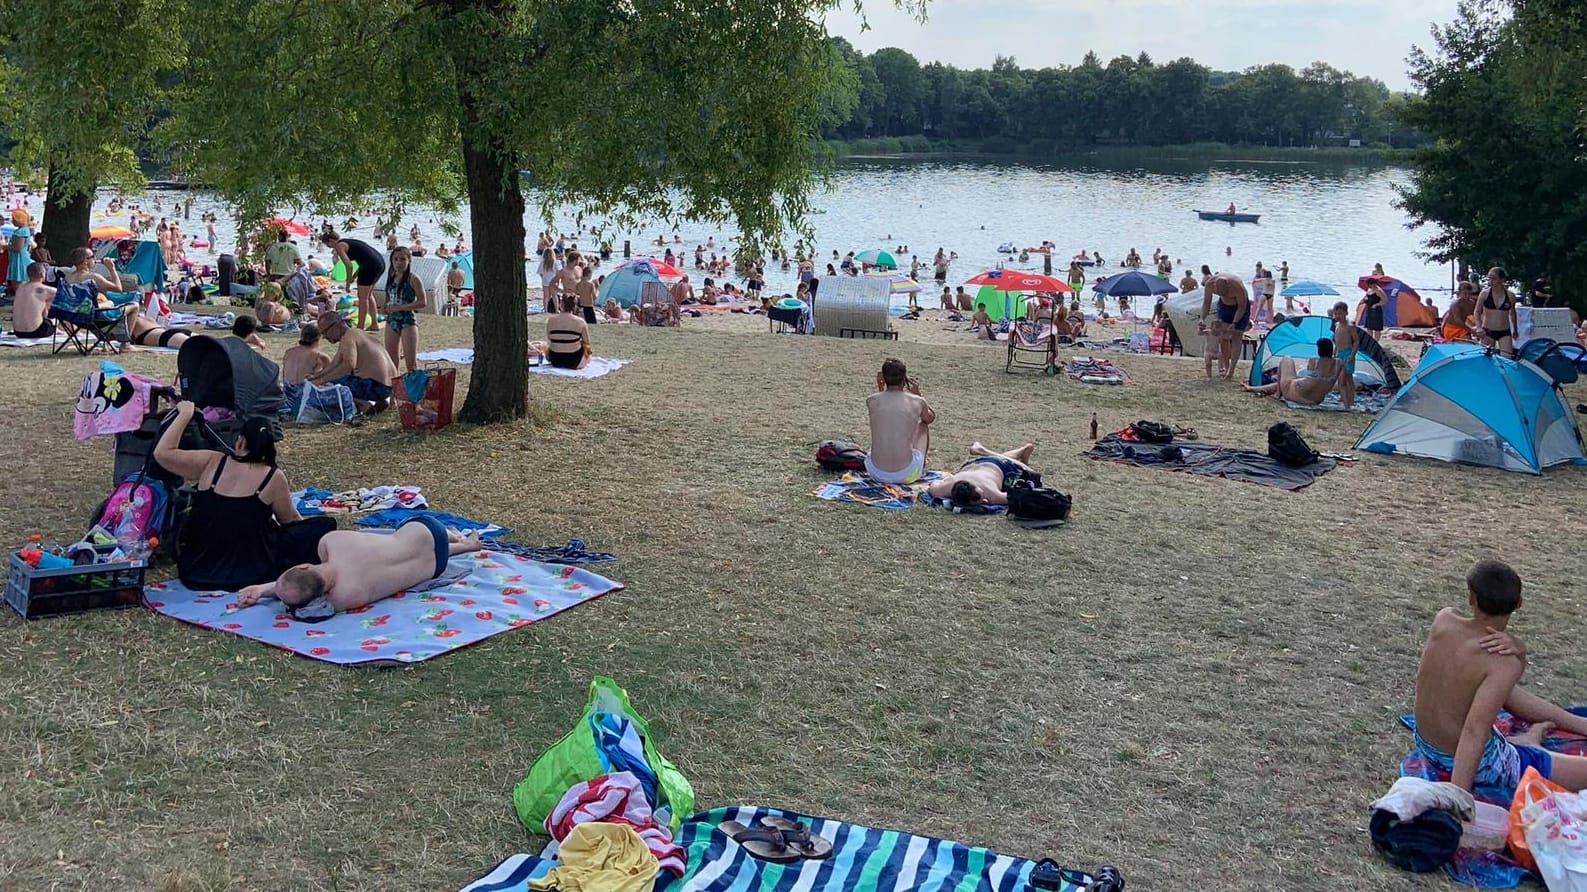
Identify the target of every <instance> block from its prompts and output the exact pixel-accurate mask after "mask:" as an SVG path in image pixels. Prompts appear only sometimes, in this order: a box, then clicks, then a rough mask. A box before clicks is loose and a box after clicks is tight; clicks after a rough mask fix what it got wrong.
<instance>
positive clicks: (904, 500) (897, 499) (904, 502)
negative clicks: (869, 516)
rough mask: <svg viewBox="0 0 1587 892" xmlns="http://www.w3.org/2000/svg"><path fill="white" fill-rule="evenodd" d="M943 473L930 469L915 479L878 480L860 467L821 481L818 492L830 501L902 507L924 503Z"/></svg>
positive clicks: (877, 506) (892, 507)
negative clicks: (834, 478)
mask: <svg viewBox="0 0 1587 892" xmlns="http://www.w3.org/2000/svg"><path fill="white" fill-rule="evenodd" d="M941 476H942V475H941V474H938V473H937V472H936V471H927V472H926V473H925V476H923V477H921V478H920V480H919V481H917V482H915V483H877V482H876V481H875V480H872V479H871V478H869V477H866V476H865V475H863V474H861V473H859V472H857V471H849V472H847V473H845V474H844V475H843V476H842V477H839V478H838V479H836V480H833V481H830V482H828V483H823V484H821V486H820V487H818V488H817V489H816V491H815V495H816V498H818V499H826V500H827V501H829V502H853V503H854V504H856V505H867V506H869V507H872V508H886V509H888V510H889V511H900V510H903V509H904V508H912V507H914V506H915V505H916V504H917V503H921V502H922V501H923V499H924V497H925V495H926V486H927V484H929V483H931V481H933V480H936V479H937V478H938V477H941Z"/></svg>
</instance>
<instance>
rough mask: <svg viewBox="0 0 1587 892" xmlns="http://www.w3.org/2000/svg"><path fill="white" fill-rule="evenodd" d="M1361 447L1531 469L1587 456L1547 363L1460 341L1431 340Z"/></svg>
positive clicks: (1532, 471)
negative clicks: (1541, 365)
mask: <svg viewBox="0 0 1587 892" xmlns="http://www.w3.org/2000/svg"><path fill="white" fill-rule="evenodd" d="M1356 448H1357V449H1365V450H1366V451H1368V452H1377V453H1382V454H1385V455H1390V454H1400V455H1419V456H1422V457H1424V458H1436V459H1440V460H1442V461H1449V462H1459V463H1461V464H1470V465H1482V466H1485V467H1491V468H1501V469H1503V470H1506V471H1524V472H1526V473H1529V474H1541V473H1542V472H1543V469H1544V468H1547V467H1551V466H1553V465H1561V464H1587V456H1584V455H1583V453H1582V443H1581V437H1580V435H1579V434H1578V433H1577V430H1576V423H1575V420H1574V419H1573V418H1572V416H1571V414H1570V410H1569V409H1568V408H1567V407H1566V405H1565V401H1564V399H1563V398H1562V397H1561V396H1560V391H1559V389H1558V388H1557V387H1556V386H1555V385H1554V383H1553V381H1552V380H1551V379H1550V378H1549V377H1548V375H1546V374H1545V373H1544V372H1543V370H1542V369H1539V368H1538V367H1537V366H1535V365H1533V364H1532V363H1530V362H1526V361H1525V360H1514V359H1505V358H1504V357H1503V356H1500V355H1498V354H1497V353H1490V352H1488V351H1487V350H1484V349H1482V348H1481V347H1477V346H1476V345H1473V344H1459V343H1449V344H1435V345H1433V346H1432V347H1430V348H1428V351H1427V354H1426V355H1425V356H1423V357H1422V361H1421V363H1420V364H1419V365H1417V367H1416V371H1415V372H1413V373H1411V377H1410V380H1408V381H1406V382H1405V386H1404V387H1402V388H1400V392H1399V393H1397V394H1395V396H1394V401H1393V402H1391V403H1389V405H1388V406H1387V407H1385V408H1384V409H1383V411H1382V412H1380V413H1379V414H1378V417H1377V419H1376V420H1374V421H1373V422H1372V426H1371V427H1368V428H1367V431H1366V433H1364V434H1362V435H1361V439H1360V440H1359V441H1357V442H1356Z"/></svg>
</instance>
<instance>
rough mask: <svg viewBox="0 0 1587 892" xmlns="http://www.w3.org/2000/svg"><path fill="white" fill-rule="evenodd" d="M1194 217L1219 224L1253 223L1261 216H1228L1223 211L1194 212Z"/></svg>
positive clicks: (1228, 214)
mask: <svg viewBox="0 0 1587 892" xmlns="http://www.w3.org/2000/svg"><path fill="white" fill-rule="evenodd" d="M1196 216H1198V217H1200V218H1201V219H1203V220H1216V221H1218V222H1219V223H1255V222H1256V221H1257V220H1258V219H1260V218H1261V216H1262V215H1261V214H1230V213H1226V212H1224V211H1196Z"/></svg>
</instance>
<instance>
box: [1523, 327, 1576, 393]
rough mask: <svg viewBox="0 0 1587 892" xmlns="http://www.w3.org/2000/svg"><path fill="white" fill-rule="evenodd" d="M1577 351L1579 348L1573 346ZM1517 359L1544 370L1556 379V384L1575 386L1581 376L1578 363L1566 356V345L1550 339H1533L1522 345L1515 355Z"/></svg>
mask: <svg viewBox="0 0 1587 892" xmlns="http://www.w3.org/2000/svg"><path fill="white" fill-rule="evenodd" d="M1571 347H1572V348H1573V349H1575V350H1580V348H1579V347H1576V345H1574V344H1572V345H1571ZM1515 356H1516V358H1517V359H1524V360H1526V361H1527V362H1530V363H1532V364H1533V365H1536V366H1537V367H1538V368H1540V369H1542V370H1543V371H1544V373H1545V374H1547V375H1548V376H1549V377H1550V378H1552V379H1554V383H1555V384H1574V383H1576V379H1577V378H1578V377H1579V376H1580V372H1579V370H1578V369H1577V368H1576V363H1575V362H1574V361H1572V359H1571V358H1570V357H1569V356H1567V355H1565V345H1563V344H1560V343H1559V342H1558V341H1554V340H1551V339H1549V338H1533V339H1532V340H1530V341H1527V342H1526V343H1525V344H1522V345H1521V349H1520V350H1519V351H1517V352H1516V354H1515Z"/></svg>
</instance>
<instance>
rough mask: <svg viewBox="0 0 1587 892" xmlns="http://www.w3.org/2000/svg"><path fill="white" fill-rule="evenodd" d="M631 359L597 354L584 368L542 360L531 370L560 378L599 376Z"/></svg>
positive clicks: (537, 373) (625, 363)
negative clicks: (558, 366)
mask: <svg viewBox="0 0 1587 892" xmlns="http://www.w3.org/2000/svg"><path fill="white" fill-rule="evenodd" d="M630 361H631V360H627V359H611V358H608V357H605V356H596V357H593V358H591V359H590V362H589V364H588V365H586V366H585V367H584V368H582V369H560V368H557V367H556V366H554V365H551V364H550V363H546V362H542V363H540V364H539V365H531V366H530V367H529V372H530V374H535V375H555V376H557V377H559V378H599V377H601V376H602V375H605V374H607V373H609V372H615V371H617V370H618V369H620V368H622V367H623V366H625V365H628V363H629V362H630Z"/></svg>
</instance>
